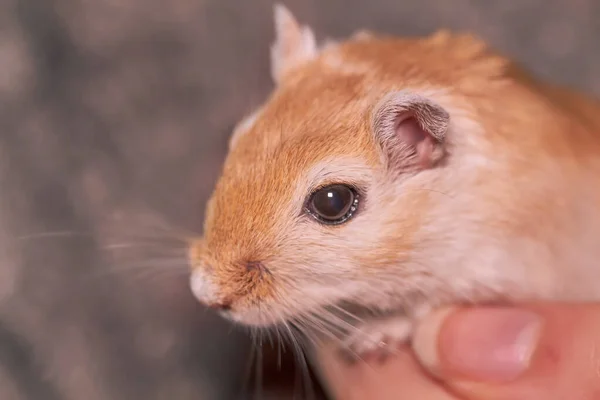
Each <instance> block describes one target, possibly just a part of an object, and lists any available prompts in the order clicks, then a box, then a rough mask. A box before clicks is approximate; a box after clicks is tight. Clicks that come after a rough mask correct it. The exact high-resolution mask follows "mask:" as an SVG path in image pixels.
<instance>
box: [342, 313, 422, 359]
mask: <svg viewBox="0 0 600 400" xmlns="http://www.w3.org/2000/svg"><path fill="white" fill-rule="evenodd" d="M411 332H412V322H411V321H410V320H409V319H408V318H406V317H395V318H390V319H385V320H379V321H375V322H371V323H369V324H366V325H362V326H360V327H358V328H357V330H356V331H355V332H354V333H353V334H352V335H351V336H349V337H348V339H347V340H346V342H345V346H344V349H342V354H343V358H344V359H345V360H346V361H348V362H349V363H355V362H356V361H358V360H362V361H370V360H375V361H376V362H379V363H383V362H385V361H386V360H387V359H388V357H389V356H392V355H394V354H396V352H397V351H398V348H399V346H400V345H402V344H404V343H405V342H406V340H407V339H408V338H409V336H410V334H411Z"/></svg>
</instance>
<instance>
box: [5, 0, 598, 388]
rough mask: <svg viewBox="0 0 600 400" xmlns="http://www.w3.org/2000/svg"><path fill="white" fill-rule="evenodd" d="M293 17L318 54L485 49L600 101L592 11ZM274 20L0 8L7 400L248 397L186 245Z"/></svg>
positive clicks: (213, 13) (191, 7)
mask: <svg viewBox="0 0 600 400" xmlns="http://www.w3.org/2000/svg"><path fill="white" fill-rule="evenodd" d="M285 3H286V4H287V5H288V6H289V7H290V8H291V9H292V10H293V12H294V13H295V14H296V15H297V16H298V17H299V19H301V20H302V21H303V22H307V23H310V24H311V25H313V26H314V27H315V29H316V31H317V34H318V36H320V37H321V38H322V37H323V36H333V37H342V36H344V35H347V34H349V33H350V32H352V31H354V30H355V29H357V28H371V29H375V30H379V31H383V32H387V33H396V34H425V33H429V32H431V31H432V30H434V29H436V28H440V27H448V28H457V29H463V30H470V31H474V32H477V33H479V34H480V35H481V36H483V37H484V38H486V39H487V40H489V42H491V43H492V44H493V45H494V46H496V47H498V48H500V49H501V50H503V51H504V52H506V53H507V54H509V55H512V56H514V57H515V58H517V59H520V60H521V61H522V62H524V63H525V64H526V65H528V66H529V67H530V68H532V69H533V70H534V71H536V72H537V73H539V74H541V75H543V76H545V77H549V78H552V79H555V80H558V81H562V82H565V83H569V84H573V85H576V86H578V87H580V88H582V89H584V90H587V91H590V92H595V93H597V94H600V51H599V45H598V44H597V43H598V42H597V41H598V39H599V38H600V24H599V23H598V21H600V2H598V1H596V0H504V1H484V0H480V1H475V0H471V1H469V0H452V1H450V0H402V1H398V0H370V1H357V0H321V1H317V0H302V1H301V0H294V1H292V0H288V1H285ZM271 6H272V2H271V1H266V0H264V1H263V0H244V1H242V0H237V1H233V0H168V1H158V0H43V1H42V0H2V2H0V193H1V195H0V399H2V400H13V399H14V400H25V399H32V400H83V399H85V400H121V399H123V400H130V399H147V400H155V399H156V400H158V399H170V400H171V399H178V400H188V399H190V400H191V399H227V398H230V397H235V396H237V395H239V394H240V386H239V383H240V382H241V381H242V378H241V376H242V375H243V374H244V373H243V371H244V369H245V366H244V363H245V360H246V358H247V352H246V349H247V341H246V339H245V335H243V334H241V333H240V332H239V331H236V330H233V331H231V329H230V326H228V325H227V324H225V323H223V322H222V321H220V320H219V319H218V318H215V317H214V316H213V315H211V314H209V313H206V312H205V311H204V310H202V309H201V308H200V306H198V305H197V304H196V303H195V302H194V301H193V299H192V298H191V296H190V294H189V293H188V289H187V283H186V277H185V265H184V263H183V261H182V260H183V256H184V253H183V250H182V246H181V244H180V243H178V241H177V240H176V239H177V237H181V236H182V235H184V232H187V231H196V232H199V231H200V229H201V221H202V214H203V208H204V202H205V201H206V199H207V196H208V195H209V192H210V190H211V186H212V184H213V182H214V179H215V177H216V175H217V173H218V170H219V166H220V163H221V161H222V159H223V156H224V154H225V149H226V141H227V136H228V134H229V131H230V129H231V127H232V125H233V124H234V122H235V121H236V119H237V118H239V117H240V116H242V115H243V114H244V113H246V112H247V111H249V110H250V109H251V108H252V107H253V106H255V105H257V104H258V103H259V102H260V101H261V100H262V99H263V98H264V96H265V95H266V93H267V92H268V90H269V89H270V88H271V82H270V78H269V71H268V46H269V44H270V41H271V40H272V35H273V32H272V31H273V29H272V11H271ZM269 376H273V374H272V373H270V372H269V373H268V374H267V376H266V377H265V379H267V378H269ZM275 380H276V381H283V377H281V378H277V377H276V379H275ZM282 397H283V395H280V397H279V398H282Z"/></svg>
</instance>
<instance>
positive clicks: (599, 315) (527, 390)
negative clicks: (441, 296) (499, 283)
mask: <svg viewBox="0 0 600 400" xmlns="http://www.w3.org/2000/svg"><path fill="white" fill-rule="evenodd" d="M318 360H319V364H320V365H321V367H322V373H323V376H324V378H325V381H326V384H327V385H328V386H329V388H330V389H331V393H332V395H333V396H334V398H335V399H338V400H353V399H374V400H378V399H381V400H385V399H394V400H401V399H411V400H412V399H419V400H421V399H422V400H529V399H532V400H537V399H540V400H593V399H600V304H579V305H575V304H570V305H569V304H529V305H526V306H521V307H519V308H509V307H473V308H449V309H445V310H440V311H437V312H435V313H433V314H431V315H430V316H428V317H427V318H426V319H425V320H424V321H423V322H422V323H421V324H420V325H419V326H418V327H417V330H416V332H415V336H414V339H413V345H412V349H411V348H409V347H406V348H403V349H400V351H399V354H397V355H395V356H393V357H392V358H389V359H388V360H386V361H385V362H383V363H378V362H377V361H371V362H360V361H359V362H358V363H356V364H352V365H349V364H347V363H346V362H344V361H343V360H341V359H340V358H339V357H338V356H337V355H336V354H335V352H334V350H333V349H330V348H325V349H322V350H321V351H320V353H319V354H318Z"/></svg>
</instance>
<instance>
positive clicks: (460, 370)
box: [413, 308, 541, 382]
mask: <svg viewBox="0 0 600 400" xmlns="http://www.w3.org/2000/svg"><path fill="white" fill-rule="evenodd" d="M540 328H541V319H540V318H539V317H538V316H537V315H536V314H534V313H532V312H529V311H524V310H517V309H504V308H473V309H464V310H456V309H446V310H443V311H440V312H437V313H435V314H433V315H431V316H430V317H427V318H426V319H425V320H424V321H423V322H422V323H421V324H420V325H419V326H418V327H417V330H416V331H415V336H414V339H413V348H414V350H415V353H416V354H417V357H418V358H419V359H420V361H421V363H422V364H423V365H424V366H425V367H426V368H428V369H429V370H430V371H431V372H432V373H433V374H435V375H438V376H440V377H442V378H443V379H460V380H465V379H466V380H472V381H496V382H505V381H510V380H513V379H516V378H517V377H519V376H520V375H521V374H522V373H523V372H525V371H526V370H527V369H528V367H529V364H530V361H531V358H532V355H533V354H534V352H535V349H536V347H537V343H538V338H539V333H540Z"/></svg>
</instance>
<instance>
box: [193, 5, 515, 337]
mask: <svg viewBox="0 0 600 400" xmlns="http://www.w3.org/2000/svg"><path fill="white" fill-rule="evenodd" d="M275 22H276V24H275V25H276V40H275V43H274V44H273V46H272V53H271V56H272V64H271V68H272V75H273V78H274V81H275V83H276V88H275V90H274V92H273V93H272V95H271V97H270V98H269V99H268V101H267V102H266V103H265V104H264V105H263V106H262V107H260V109H259V110H257V111H256V112H255V113H254V114H252V115H251V116H249V117H247V118H246V119H245V120H243V121H242V122H241V123H240V124H239V125H238V126H237V128H236V129H235V131H234V133H233V135H232V137H231V141H230V149H229V154H228V156H227V159H226V161H225V164H224V168H223V171H222V175H221V177H220V179H219V181H218V183H217V185H216V188H215V191H214V193H213V195H212V198H211V199H210V201H209V204H208V207H207V216H206V221H205V229H204V237H203V238H202V239H201V240H198V241H197V242H195V243H194V245H193V246H192V248H191V251H190V254H191V256H190V257H191V263H192V277H191V285H192V289H193V292H194V294H195V295H196V296H197V298H198V299H199V300H201V301H202V302H204V303H205V304H207V305H209V306H212V307H214V308H217V309H220V310H222V311H223V312H224V314H226V315H228V316H229V317H230V318H232V319H234V320H236V321H239V322H243V323H245V324H253V325H267V324H272V323H277V322H278V321H280V320H282V319H286V318H294V317H297V316H301V315H307V314H308V313H311V312H313V311H314V310H316V309H318V308H319V307H323V306H327V305H335V304H340V303H342V302H349V303H361V304H365V303H367V304H368V303H369V301H371V299H373V302H375V298H377V299H378V300H377V301H376V303H377V304H378V305H379V306H382V307H385V306H386V304H384V303H385V302H386V301H389V302H393V301H396V300H398V299H392V298H391V297H393V296H400V297H408V296H412V295H416V294H418V293H417V292H419V290H423V291H425V290H426V288H427V287H431V288H433V287H434V286H435V285H436V284H438V283H439V282H440V279H439V275H438V278H436V279H434V278H433V277H432V276H433V275H436V274H435V273H432V271H431V268H434V267H436V266H434V265H432V262H433V261H434V260H431V259H429V258H427V257H428V256H426V254H430V253H431V251H429V252H428V250H430V249H431V248H432V247H436V246H437V248H440V249H442V248H443V245H445V244H450V242H451V239H452V238H453V235H460V234H461V233H460V232H459V230H460V229H462V228H461V227H460V225H456V226H455V224H454V216H453V215H452V212H453V211H452V210H453V209H452V206H449V205H447V206H446V205H444V204H451V203H452V201H453V200H452V199H453V195H454V193H456V192H457V191H460V190H461V189H460V187H461V186H464V185H465V183H464V182H463V180H470V181H471V183H472V182H473V181H476V180H478V179H479V180H480V181H481V182H480V184H481V185H485V182H484V177H482V176H481V175H480V174H479V175H477V174H476V173H475V172H473V173H472V174H471V172H470V171H481V168H480V167H481V166H482V165H484V164H485V162H484V161H482V159H479V158H477V157H471V158H469V159H467V158H463V159H462V160H461V163H456V162H454V161H452V160H453V157H454V156H455V155H457V153H460V152H461V151H466V150H464V149H465V148H467V147H468V146H480V145H481V143H477V139H472V138H465V137H463V136H473V135H476V134H477V133H479V130H478V129H479V127H478V126H477V124H475V123H474V122H472V119H471V116H470V114H469V112H471V111H472V110H471V109H469V107H468V106H467V105H466V104H467V102H464V101H463V100H464V98H466V97H467V96H468V95H467V94H465V93H469V91H473V92H475V91H476V90H479V91H492V90H495V89H494V88H495V87H496V86H500V83H499V82H500V81H501V77H502V72H503V71H504V67H505V63H504V61H503V60H502V59H501V58H500V57H497V56H494V55H490V54H488V53H487V50H486V49H485V47H484V46H482V44H481V43H480V42H478V41H476V40H474V39H472V38H470V37H468V36H452V35H450V34H447V33H445V32H441V33H437V34H435V35H432V36H430V37H426V38H420V39H399V38H390V37H382V36H375V35H371V34H366V33H361V34H357V35H355V36H353V37H352V38H350V39H349V40H346V41H343V42H340V43H335V42H332V43H329V44H328V45H326V46H318V45H317V43H316V40H315V36H314V34H313V32H312V31H311V30H310V29H309V28H307V27H302V26H299V24H298V23H297V22H296V20H295V19H294V17H293V16H292V15H291V14H290V12H289V11H287V10H286V9H285V8H283V7H282V6H277V7H276V9H275ZM463 105H464V107H463ZM463 130H464V131H469V135H466V134H465V135H463V136H460V135H455V134H457V133H461V134H462V133H464V132H462V131H463ZM453 135H455V136H456V137H453ZM459 136H460V137H459ZM461 146H462V147H461ZM461 149H462V150H461ZM449 168H455V170H456V171H458V170H462V171H464V174H463V175H462V176H461V177H460V179H459V178H457V175H456V174H453V173H449V170H448V169H449ZM443 207H446V208H444V209H443ZM448 212H449V213H450V215H448ZM457 212H458V211H457ZM442 220H443V221H442ZM453 229H458V230H457V231H452V230H453ZM440 257H441V255H438V256H437V258H438V259H437V260H435V261H436V262H438V264H440V265H441V264H443V263H440V262H439V261H440V260H439V259H440ZM398 279H401V282H399V281H398ZM402 287H405V288H406V290H405V293H400V294H399V293H398V291H399V290H400V291H402ZM386 294H389V296H388V297H389V298H388V299H387V300H385V301H383V302H382V299H385V298H386V297H385V296H386Z"/></svg>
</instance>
